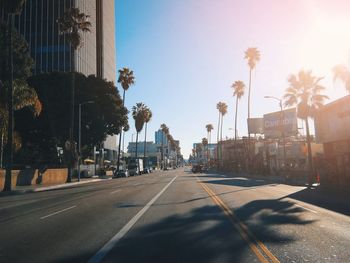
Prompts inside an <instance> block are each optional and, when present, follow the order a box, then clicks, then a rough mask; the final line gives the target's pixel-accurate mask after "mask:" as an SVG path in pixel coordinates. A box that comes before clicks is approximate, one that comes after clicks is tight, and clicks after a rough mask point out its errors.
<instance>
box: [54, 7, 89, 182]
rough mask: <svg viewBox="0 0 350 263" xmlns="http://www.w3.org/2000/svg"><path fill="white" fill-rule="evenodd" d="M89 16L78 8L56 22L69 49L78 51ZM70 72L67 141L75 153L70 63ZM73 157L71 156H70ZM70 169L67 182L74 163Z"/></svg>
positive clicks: (72, 66)
mask: <svg viewBox="0 0 350 263" xmlns="http://www.w3.org/2000/svg"><path fill="white" fill-rule="evenodd" d="M89 17H90V16H88V15H86V14H84V13H81V12H80V10H79V8H74V7H73V8H70V9H68V10H67V11H66V12H64V15H63V17H61V18H59V19H58V20H57V22H58V24H59V31H60V34H64V35H65V36H66V39H67V41H68V42H69V43H70V45H71V47H72V48H73V49H74V50H78V49H79V48H80V47H81V46H82V44H83V37H82V33H85V32H90V27H91V23H90V22H89V21H88V19H89ZM71 71H72V89H71V121H70V122H71V124H70V131H69V141H70V143H69V144H67V145H70V147H69V149H67V150H68V151H75V147H74V145H75V143H74V140H73V134H74V132H73V131H74V100H75V98H74V97H75V74H74V65H73V61H72V65H71ZM70 155H71V156H74V155H73V154H70ZM69 163H70V165H69V166H70V167H69V169H68V178H67V182H71V181H72V172H73V171H72V170H73V166H74V164H73V163H74V161H73V160H70V161H69Z"/></svg>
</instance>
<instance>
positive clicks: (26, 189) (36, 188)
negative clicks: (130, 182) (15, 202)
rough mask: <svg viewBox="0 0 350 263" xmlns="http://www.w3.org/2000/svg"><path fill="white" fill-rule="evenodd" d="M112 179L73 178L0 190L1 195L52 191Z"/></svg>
mask: <svg viewBox="0 0 350 263" xmlns="http://www.w3.org/2000/svg"><path fill="white" fill-rule="evenodd" d="M110 179H112V177H105V178H83V179H80V182H78V179H77V178H73V182H71V183H64V184H56V185H26V186H15V187H13V188H12V191H11V192H0V197H1V196H8V195H17V194H26V193H35V192H43V191H50V190H55V189H64V188H70V187H73V186H77V185H82V184H87V183H96V182H101V181H105V180H110Z"/></svg>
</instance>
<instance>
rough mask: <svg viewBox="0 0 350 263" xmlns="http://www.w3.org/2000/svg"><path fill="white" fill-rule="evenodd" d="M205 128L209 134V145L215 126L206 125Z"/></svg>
mask: <svg viewBox="0 0 350 263" xmlns="http://www.w3.org/2000/svg"><path fill="white" fill-rule="evenodd" d="M205 128H206V129H207V133H208V136H207V137H208V143H211V131H212V130H214V127H213V124H207V125H205Z"/></svg>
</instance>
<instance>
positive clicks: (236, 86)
mask: <svg viewBox="0 0 350 263" xmlns="http://www.w3.org/2000/svg"><path fill="white" fill-rule="evenodd" d="M232 88H233V96H234V97H236V113H235V141H237V114H238V101H239V100H240V99H241V98H242V97H243V95H244V89H245V85H244V83H243V81H241V80H237V81H235V82H234V83H233V84H232Z"/></svg>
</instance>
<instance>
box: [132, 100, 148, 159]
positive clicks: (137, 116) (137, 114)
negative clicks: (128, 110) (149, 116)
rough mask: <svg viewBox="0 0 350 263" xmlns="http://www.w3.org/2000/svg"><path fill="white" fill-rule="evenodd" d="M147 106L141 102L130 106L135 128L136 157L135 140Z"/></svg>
mask: <svg viewBox="0 0 350 263" xmlns="http://www.w3.org/2000/svg"><path fill="white" fill-rule="evenodd" d="M147 110H148V108H147V106H146V105H145V104H143V103H142V102H139V103H136V106H133V107H132V117H133V118H134V120H135V129H136V150H135V158H137V142H138V137H139V133H140V132H141V131H142V129H143V125H144V124H145V114H146V112H147Z"/></svg>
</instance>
